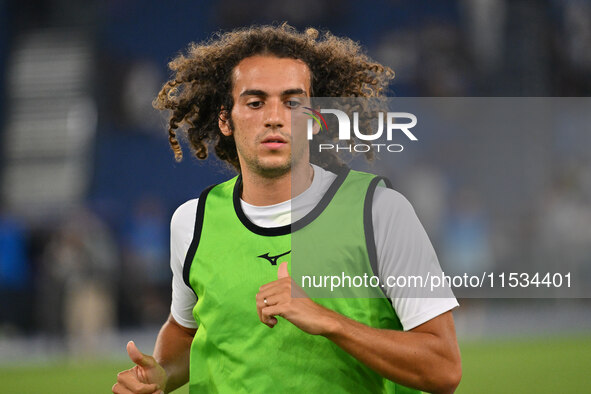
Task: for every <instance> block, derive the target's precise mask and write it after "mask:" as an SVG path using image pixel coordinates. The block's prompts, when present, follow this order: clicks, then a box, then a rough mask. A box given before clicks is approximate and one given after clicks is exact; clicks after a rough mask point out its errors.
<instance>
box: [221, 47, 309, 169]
mask: <svg viewBox="0 0 591 394" xmlns="http://www.w3.org/2000/svg"><path fill="white" fill-rule="evenodd" d="M232 97H233V99H234V107H233V108H232V112H231V119H232V123H231V125H232V126H233V127H230V122H227V121H226V122H225V121H223V120H221V121H220V130H221V131H222V133H224V134H225V135H233V136H234V140H235V142H236V149H237V150H238V158H239V160H240V166H241V168H242V171H243V172H244V171H254V172H256V173H257V174H259V175H263V176H266V177H276V176H280V175H283V174H285V173H287V172H289V171H290V169H291V165H292V160H294V162H296V161H297V162H299V161H300V160H302V159H303V160H306V161H307V160H308V157H309V151H308V141H307V140H306V138H305V137H304V138H292V137H293V136H292V130H291V129H292V128H291V116H292V111H294V110H296V109H298V108H300V107H302V106H306V105H309V97H310V70H309V68H308V66H307V65H306V64H305V63H304V62H303V61H301V60H297V59H290V58H277V57H274V56H252V57H248V58H245V59H243V60H242V61H241V62H240V63H238V65H237V66H236V67H235V68H234V71H233V89H232ZM297 112H298V113H299V112H301V111H297ZM295 113H296V112H294V115H295Z"/></svg>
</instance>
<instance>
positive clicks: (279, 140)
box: [261, 135, 287, 149]
mask: <svg viewBox="0 0 591 394" xmlns="http://www.w3.org/2000/svg"><path fill="white" fill-rule="evenodd" d="M261 143H262V144H263V145H264V146H266V147H267V148H269V149H279V148H281V147H282V146H284V145H285V144H287V141H286V140H285V138H283V137H281V136H279V135H270V136H267V137H265V139H264V140H263V141H262V142H261Z"/></svg>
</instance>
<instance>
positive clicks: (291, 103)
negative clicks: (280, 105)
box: [285, 100, 302, 109]
mask: <svg viewBox="0 0 591 394" xmlns="http://www.w3.org/2000/svg"><path fill="white" fill-rule="evenodd" d="M285 105H287V107H288V108H291V109H295V108H298V107H299V106H300V105H302V103H300V102H299V101H297V100H287V101H286V102H285Z"/></svg>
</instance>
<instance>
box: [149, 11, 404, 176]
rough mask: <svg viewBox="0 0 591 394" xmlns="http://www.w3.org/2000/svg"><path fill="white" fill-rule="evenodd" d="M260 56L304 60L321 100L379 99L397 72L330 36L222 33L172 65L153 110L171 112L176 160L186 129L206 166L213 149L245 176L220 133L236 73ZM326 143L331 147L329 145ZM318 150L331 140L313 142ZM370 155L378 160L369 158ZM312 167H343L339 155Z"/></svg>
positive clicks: (284, 29) (264, 29)
mask: <svg viewBox="0 0 591 394" xmlns="http://www.w3.org/2000/svg"><path fill="white" fill-rule="evenodd" d="M254 55H273V56H277V57H279V58H293V59H300V60H302V61H303V62H305V63H306V64H307V65H308V67H309V69H310V71H311V76H312V81H311V95H312V96H315V97H380V96H382V95H383V93H384V89H385V88H386V87H387V85H388V83H389V82H390V80H391V79H392V78H394V72H393V71H392V70H391V69H390V68H389V67H386V66H383V65H381V64H379V63H377V62H374V61H372V60H371V59H370V58H369V57H368V56H367V55H365V54H364V53H362V51H361V48H360V46H359V44H357V43H355V42H354V41H352V40H351V39H349V38H343V37H335V36H333V35H332V34H331V33H329V32H325V33H323V34H322V37H321V38H319V32H318V30H316V29H314V28H308V29H307V30H306V31H305V32H304V33H301V32H298V31H297V30H296V29H295V28H293V27H292V26H290V25H288V24H287V23H283V24H281V25H280V26H251V27H248V28H243V29H238V30H234V31H231V32H227V33H217V34H215V35H214V36H213V37H212V38H211V39H209V40H208V41H206V42H203V43H199V44H196V43H191V44H190V45H189V47H188V50H187V52H186V54H180V55H179V56H177V57H176V58H175V59H173V60H172V61H171V62H170V63H169V64H168V66H169V68H170V69H171V71H172V72H173V77H172V78H171V79H170V80H169V81H167V82H166V83H165V84H164V86H163V87H162V89H161V90H160V92H159V93H158V96H157V97H156V99H155V100H154V103H153V105H154V107H155V108H157V109H160V110H169V111H170V120H169V125H168V141H169V143H170V146H171V147H172V149H173V151H174V156H175V159H176V160H177V161H180V160H181V159H182V157H183V154H182V150H181V146H180V144H179V141H178V139H177V130H178V129H179V128H181V130H183V129H185V130H186V133H187V137H188V141H189V143H190V145H191V147H192V148H193V150H194V152H195V156H197V158H199V159H206V158H207V156H208V148H209V147H211V146H213V147H214V149H215V153H216V155H217V156H218V158H219V159H221V160H223V161H226V162H227V163H229V164H231V165H232V166H233V167H234V169H236V170H237V171H238V172H240V164H239V162H238V153H237V151H236V145H235V144H234V138H233V137H232V136H229V137H227V136H224V135H223V134H222V133H221V131H220V129H219V126H218V118H219V116H220V114H221V111H222V108H225V109H228V112H227V114H229V113H230V112H231V109H232V106H233V99H232V94H231V93H232V75H233V73H232V71H233V69H234V67H236V65H237V64H238V63H239V62H240V61H241V60H242V59H245V58H247V57H250V56H254ZM322 138H324V141H322ZM314 140H317V141H312V144H319V143H322V142H326V141H327V140H330V136H323V137H321V138H320V139H316V138H315V139H314ZM368 156H371V153H369V155H368ZM310 160H311V161H312V162H315V163H316V164H319V165H321V166H324V167H327V168H331V167H335V166H337V165H339V164H340V160H339V159H338V158H337V157H336V155H326V154H323V155H322V157H320V155H317V156H314V155H312V154H311V158H310Z"/></svg>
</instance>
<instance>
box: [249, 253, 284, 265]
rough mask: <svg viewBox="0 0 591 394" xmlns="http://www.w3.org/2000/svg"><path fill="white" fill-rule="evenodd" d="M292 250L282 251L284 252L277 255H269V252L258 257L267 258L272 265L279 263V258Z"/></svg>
mask: <svg viewBox="0 0 591 394" xmlns="http://www.w3.org/2000/svg"><path fill="white" fill-rule="evenodd" d="M290 252H291V250H288V251H287V252H285V253H282V254H278V255H277V256H269V253H265V254H262V255H260V256H257V257H260V258H263V259H265V260H267V261H268V262H269V263H271V265H277V259H279V257H283V256H285V255H287V254H289V253H290Z"/></svg>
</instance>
